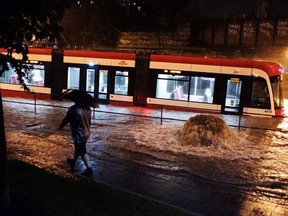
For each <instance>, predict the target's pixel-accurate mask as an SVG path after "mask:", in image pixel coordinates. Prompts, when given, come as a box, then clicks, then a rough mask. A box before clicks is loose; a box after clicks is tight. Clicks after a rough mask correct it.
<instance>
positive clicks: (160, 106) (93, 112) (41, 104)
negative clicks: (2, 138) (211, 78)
mask: <svg viewBox="0 0 288 216" xmlns="http://www.w3.org/2000/svg"><path fill="white" fill-rule="evenodd" d="M2 101H3V102H8V103H17V104H27V105H33V106H34V113H35V114H36V113H37V106H46V107H56V108H60V109H67V108H69V107H67V106H61V105H51V104H44V103H37V100H36V95H34V99H33V102H24V101H19V100H18V101H17V99H15V100H6V99H3V98H2ZM165 107H167V108H169V107H170V106H168V105H165V106H164V105H159V111H160V116H147V115H140V114H131V113H121V112H112V111H104V110H98V109H95V108H94V109H92V118H93V120H95V113H97V112H98V113H107V114H113V115H124V116H134V117H139V118H150V119H159V120H160V125H162V124H163V120H166V121H182V122H185V121H187V119H179V118H167V117H163V116H164V110H165ZM154 110H155V108H154ZM222 115H224V114H222ZM234 116H235V115H234ZM237 117H238V125H233V124H228V125H229V126H230V127H236V128H238V131H239V130H240V129H241V128H249V129H257V130H270V131H280V132H288V130H283V129H279V128H278V129H275V128H264V127H253V126H245V125H241V120H242V117H243V116H242V115H238V116H237ZM279 118H281V117H279ZM282 118H284V117H282Z"/></svg>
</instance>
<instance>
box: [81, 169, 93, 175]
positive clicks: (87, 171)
mask: <svg viewBox="0 0 288 216" xmlns="http://www.w3.org/2000/svg"><path fill="white" fill-rule="evenodd" d="M81 175H83V176H87V177H89V176H92V175H93V170H92V168H91V167H89V168H87V169H86V170H85V171H84V172H82V173H81Z"/></svg>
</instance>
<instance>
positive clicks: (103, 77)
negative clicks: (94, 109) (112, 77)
mask: <svg viewBox="0 0 288 216" xmlns="http://www.w3.org/2000/svg"><path fill="white" fill-rule="evenodd" d="M97 84H98V99H99V100H100V101H102V102H104V101H106V102H107V101H108V70H105V69H104V70H103V69H100V70H99V79H98V83H97Z"/></svg>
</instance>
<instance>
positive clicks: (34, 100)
mask: <svg viewBox="0 0 288 216" xmlns="http://www.w3.org/2000/svg"><path fill="white" fill-rule="evenodd" d="M33 95H34V113H35V114H36V93H33Z"/></svg>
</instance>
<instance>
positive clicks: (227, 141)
mask: <svg viewBox="0 0 288 216" xmlns="http://www.w3.org/2000/svg"><path fill="white" fill-rule="evenodd" d="M179 140H180V141H181V143H182V144H183V145H192V146H199V147H201V146H214V147H216V148H217V147H219V146H222V147H224V148H230V147H231V144H232V143H235V141H236V142H238V140H237V138H236V136H235V135H234V133H233V132H232V131H231V130H230V128H229V126H228V125H227V124H226V123H225V121H224V120H223V119H220V118H218V117H215V116H211V115H196V116H194V117H191V118H189V119H188V120H187V121H186V122H185V124H184V126H183V128H182V129H181V130H180V135H179Z"/></svg>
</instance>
